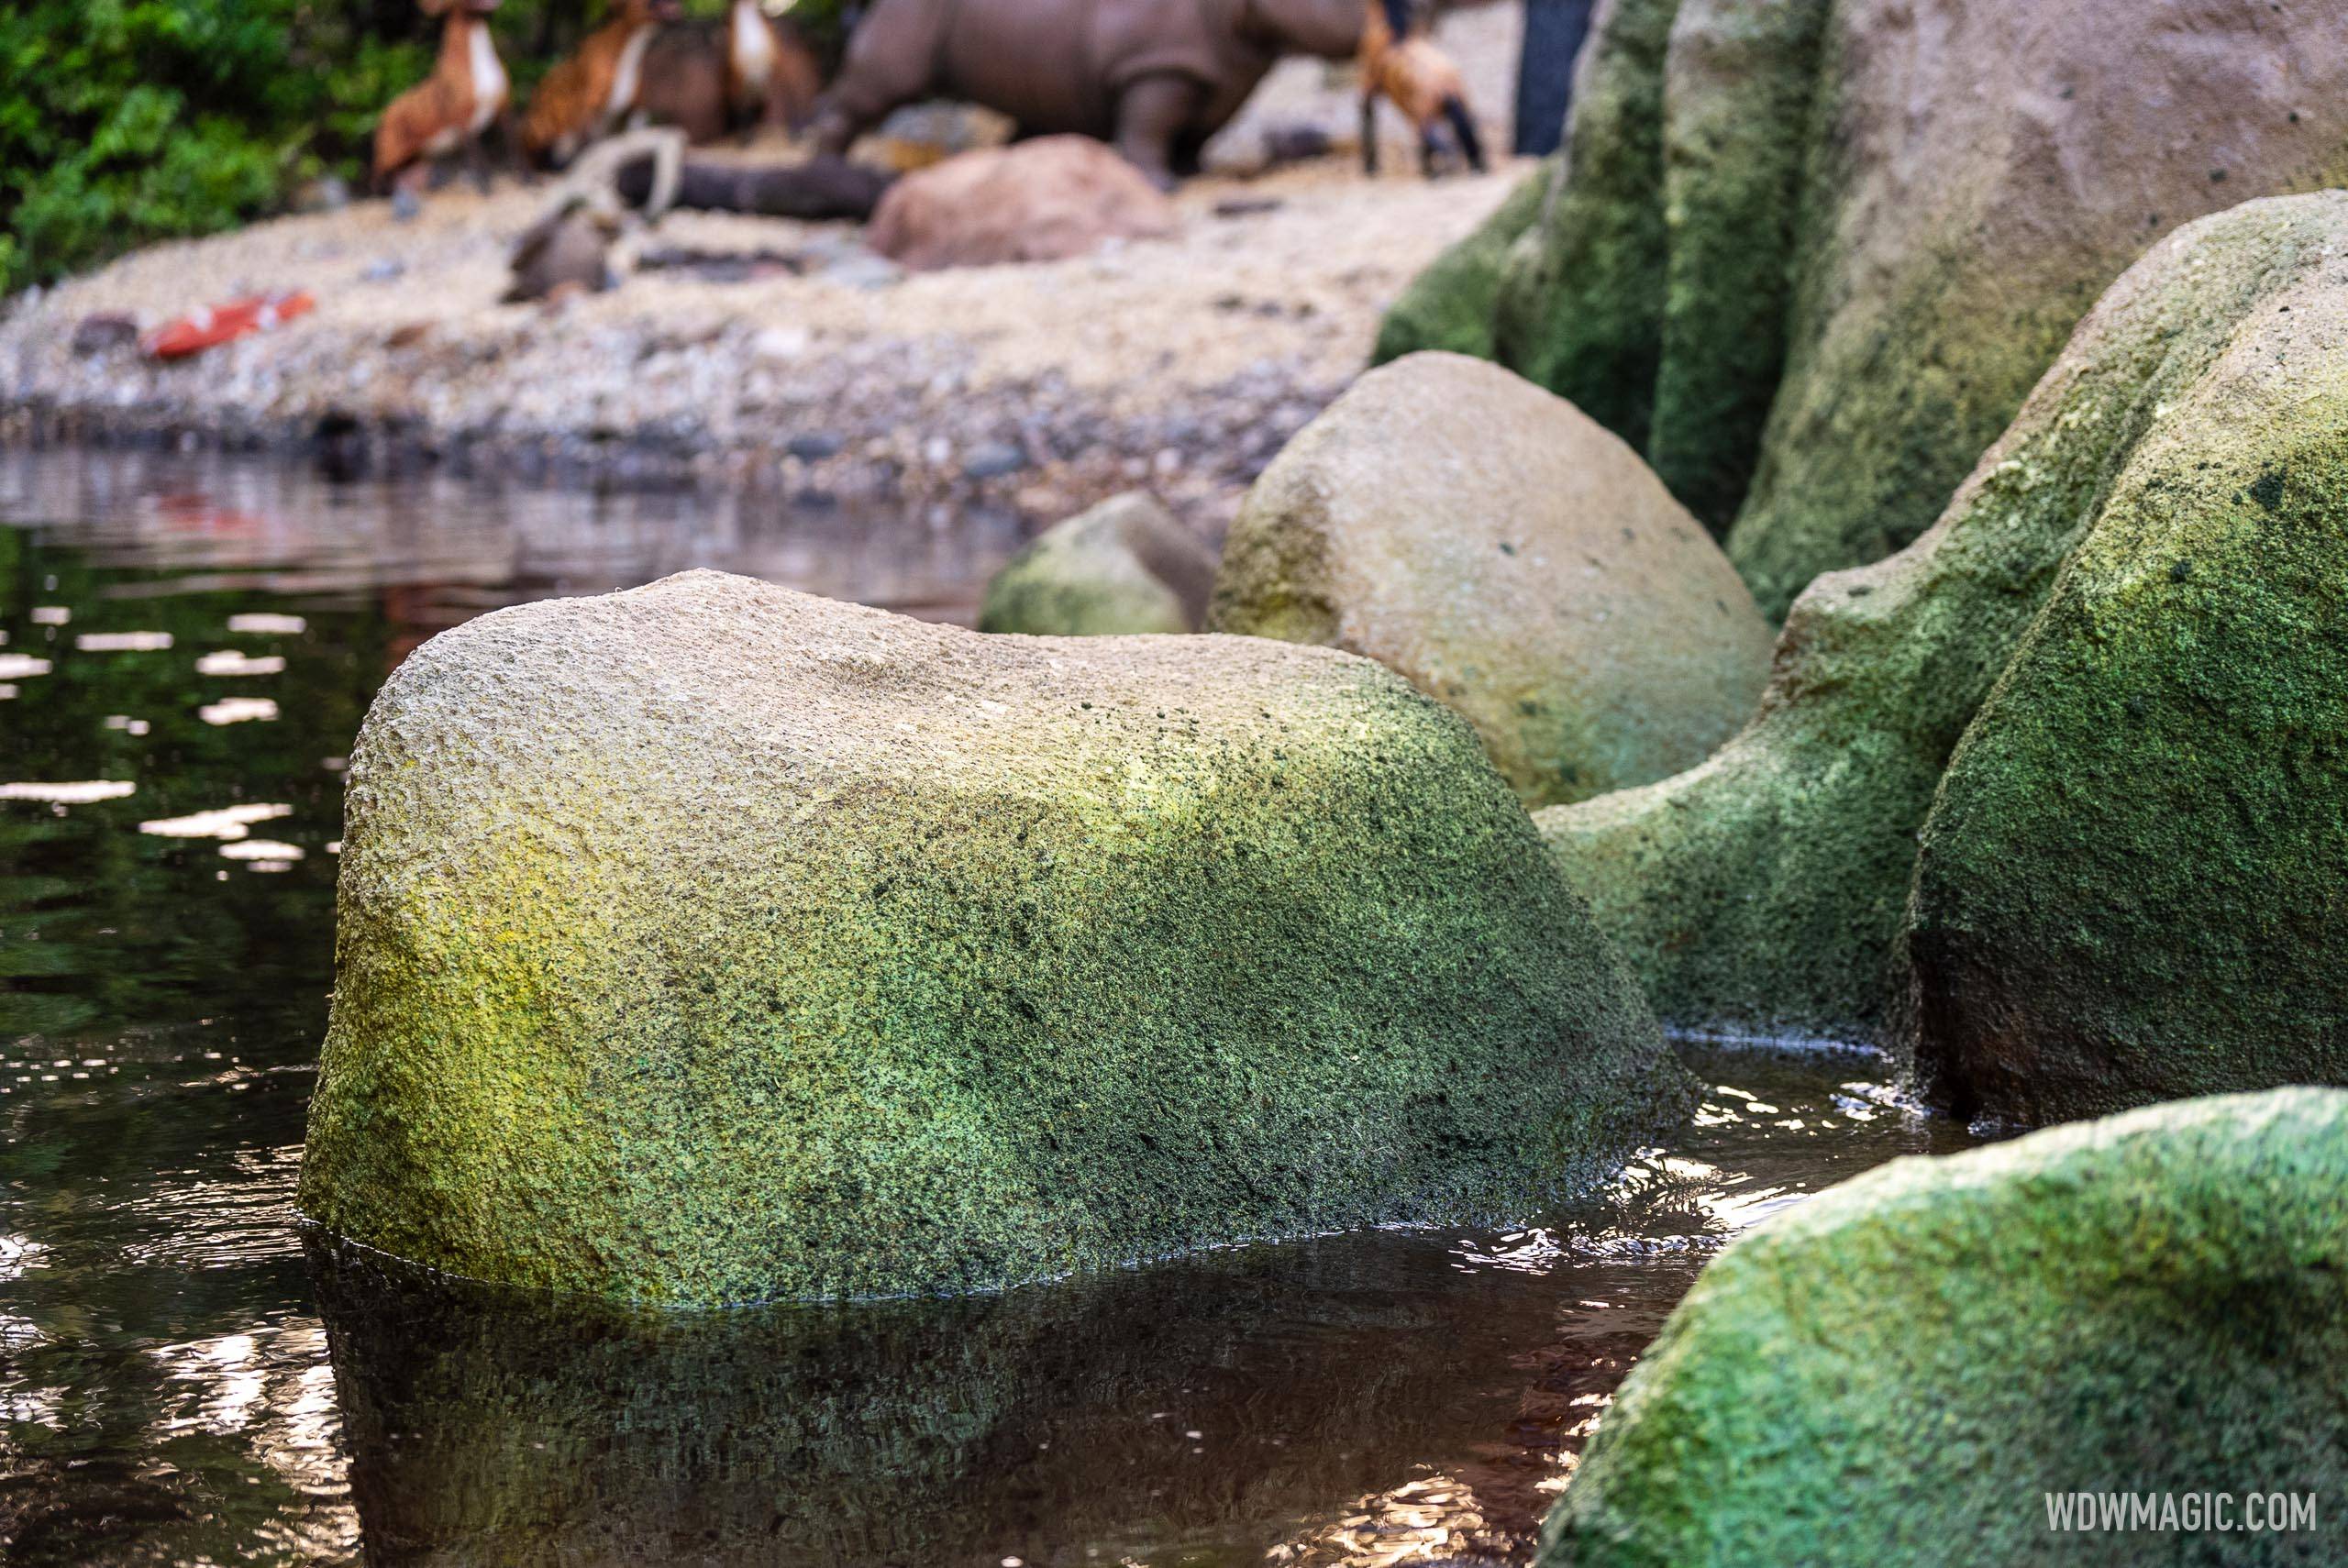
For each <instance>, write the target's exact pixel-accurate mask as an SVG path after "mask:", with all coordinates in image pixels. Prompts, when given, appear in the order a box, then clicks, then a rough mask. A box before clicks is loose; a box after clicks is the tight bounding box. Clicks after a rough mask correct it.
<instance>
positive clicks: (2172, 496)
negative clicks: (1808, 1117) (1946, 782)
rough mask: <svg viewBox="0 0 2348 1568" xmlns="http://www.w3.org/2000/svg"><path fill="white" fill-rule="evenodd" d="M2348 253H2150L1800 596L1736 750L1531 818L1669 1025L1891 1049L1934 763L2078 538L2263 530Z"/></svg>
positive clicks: (2320, 362) (2291, 246) (2194, 238)
mask: <svg viewBox="0 0 2348 1568" xmlns="http://www.w3.org/2000/svg"><path fill="white" fill-rule="evenodd" d="M2343 252H2348V196H2343V195H2342V194H2341V193H2336V192H2331V193H2321V194H2317V195H2309V196H2302V197H2293V198H2287V199H2276V200H2270V201H2264V202H2255V203H2251V204H2246V205H2244V206H2243V207H2241V208H2238V209H2236V210H2235V211H2232V212H2230V213H2226V214H2222V215H2219V216H2217V217H2214V218H2209V219H2205V220H2203V221H2201V222H2199V223H2197V224H2194V225H2190V226H2187V227H2186V228H2184V229H2182V230H2180V231H2179V232H2178V233H2176V234H2175V235H2173V236H2171V237H2169V238H2168V239H2166V240H2165V241H2163V242H2162V243H2161V244H2159V245H2158V246H2156V247H2154V249H2153V250H2152V252H2151V253H2150V254H2148V255H2147V256H2146V257H2145V258H2144V259H2143V260H2142V261H2140V262H2138V263H2137V265H2136V266H2135V267H2133V268H2132V269H2131V270H2130V271H2129V272H2128V274H2127V275H2126V276H2125V277H2123V278H2122V279H2121V281H2120V282H2118V283H2117V284H2115V285H2114V286H2113V287H2112V289H2111V290H2110V292H2109V293H2107V294H2106V295H2105V297H2104V299H2103V300H2102V302H2101V303H2100V304H2098V305H2097V307H2096V308H2095V310H2094V311H2093V312H2091V313H2090V314H2089V315H2088V318H2087V319H2086V320H2085V321H2084V322H2083V323H2082V324H2081V325H2080V327H2079V329H2078V332H2077V334H2076V335H2075V337H2073V340H2072V342H2071V345H2070V347H2069V348H2068V349H2066V351H2065V353H2064V355H2063V357H2062V359H2060V360H2059V361H2058V362H2057V363H2056V365H2055V366H2054V369H2053V370H2051V371H2049V372H2048V374H2047V376H2046V378H2045V380H2044V381H2042V382H2041V383H2040V385H2039V387H2038V389H2037V391H2036V392H2034V393H2033V394H2032V397H2031V400H2030V402H2029V403H2028V404H2027V405H2026V406H2025V407H2024V408H2023V410H2022V412H2021V414H2020V415H2019V416H2018V417H2017V418H2016V420H2015V422H2014V425H2013V426H2012V428H2011V429H2010V430H2008V431H2007V432H2006V434H2005V436H2004V437H2003V438H2002V439H2000V440H1999V443H1998V444H1997V445H1996V446H1995V447H1992V448H1991V449H1990V450H1989V452H1988V454H1987V455H1986V456H1985V457H1983V458H1982V459H1981V462H1980V464H1979V466H1978V467H1977V469H1975V471H1974V473H1973V475H1972V477H1971V478H1970V479H1968V480H1966V483H1965V485H1964V487H1963V488H1962V489H1961V490H1959V491H1958V492H1957V495H1956V498H1955V500H1954V501H1953V502H1951V503H1950V505H1949V508H1948V511H1947V512H1946V513H1944V515H1943V517H1942V518H1941V521H1940V522H1939V523H1938V524H1936V525H1934V526H1933V529H1932V531H1931V532H1930V533H1928V534H1926V535H1925V536H1923V537H1922V539H1920V540H1918V541H1917V542H1916V543H1915V544H1914V545H1912V546H1911V547H1909V548H1908V549H1906V550H1905V551H1903V552H1901V553H1900V554H1899V555H1898V556H1896V557H1893V558H1891V559H1889V560H1886V561H1881V562H1878V563H1877V564H1876V565H1875V566H1873V567H1869V568H1866V569H1860V570H1855V571H1850V572H1839V573H1834V574H1832V575H1830V576H1827V577H1823V578H1821V579H1820V580H1818V581H1817V582H1815V583H1813V584H1812V585H1811V589H1810V591H1808V592H1807V593H1805V594H1804V595H1803V596H1802V598H1801V600H1800V602H1798V603H1797V604H1796V605H1795V606H1794V610H1793V613H1792V614H1791V615H1790V616H1789V618H1788V620H1787V623H1786V627H1785V631H1784V633H1783V635H1782V636H1781V637H1780V638H1779V641H1778V651H1777V658H1776V664H1775V666H1774V668H1773V670H1772V674H1771V679H1770V684H1769V688H1768V690H1767V693H1766V694H1765V695H1764V697H1763V699H1762V701H1761V704H1760V708H1759V711H1758V712H1757V713H1756V715H1755V718H1754V721H1753V722H1752V723H1750V724H1749V725H1748V726H1747V727H1746V728H1745V729H1744V731H1743V732H1741V733H1740V734H1738V735H1737V736H1736V737H1735V738H1734V739H1733V740H1732V741H1730V742H1729V743H1728V745H1725V746H1723V747H1722V749H1721V750H1720V751H1719V752H1717V753H1715V754H1714V755H1713V756H1711V758H1709V759H1708V760H1707V761H1706V762H1705V763H1704V764H1703V765H1702V766H1700V767H1697V768H1694V769H1692V770H1690V771H1689V772H1687V773H1683V774H1679V775H1677V776H1675V777H1673V778H1668V779H1665V780H1662V781H1660V782H1658V783H1656V784H1652V785H1649V786H1646V787H1645V788H1642V789H1637V790H1624V791H1621V792H1618V793H1615V794H1612V795H1607V796H1602V797H1600V798H1599V799H1597V800H1593V801H1585V802H1582V803H1579V804H1576V805H1570V806H1561V807H1554V808H1551V809H1549V810H1547V811H1545V812H1541V813H1540V814H1539V817H1538V821H1539V822H1540V823H1541V828H1542V832H1543V834H1544V835H1545V837H1546V838H1547V840H1548V841H1549V843H1550V844H1551V845H1552V846H1553V847H1554V848H1555V849H1556V852H1557V855H1558V857H1559V860H1560V862H1561V864H1563V865H1564V867H1566V869H1567V874H1568V875H1569V876H1570V877H1571V878H1573V879H1574V881H1575V883H1576V885H1577V886H1578V887H1579V888H1580V889H1581V890H1582V891H1583V892H1584V893H1585V894H1586V895H1587V896H1588V897H1589V899H1590V900H1591V903H1592V907H1593V909H1594V911H1595V912H1596V913H1597V915H1598V919H1599V923H1600V926H1601V927H1603V928H1604V929H1605V930H1606V931H1607V932H1608V933H1609V934H1610V935H1611V936H1613V937H1614V938H1615V940H1616V941H1617V942H1618V943H1619V944H1621V945H1622V946H1623V950H1624V952H1625V953H1626V954H1627V955H1629V957H1630V959H1631V961H1632V963H1633V965H1634V966H1635V967H1636V968H1637V969H1638V970H1639V972H1640V974H1641V977H1642V978H1643V979H1644V980H1645V983H1646V986H1647V988H1648V993H1649V996H1650V998H1651V999H1653V1000H1654V1002H1655V1004H1656V1010H1657V1011H1658V1012H1659V1013H1660V1014H1661V1015H1662V1017H1663V1019H1664V1020H1665V1021H1666V1022H1667V1023H1671V1024H1677V1025H1680V1026H1683V1027H1688V1028H1694V1029H1713V1030H1729V1031H1736V1032H1759V1033H1772V1034H1775V1033H1795V1034H1809V1035H1825V1036H1829V1037H1833V1038H1839V1039H1864V1040H1883V1039H1886V1038H1888V1033H1889V1028H1890V1023H1891V1020H1892V1018H1893V1015H1894V1011H1895V1009H1894V1002H1895V1000H1896V999H1899V998H1900V997H1902V996H1904V994H1905V992H1906V988H1907V970H1906V967H1905V964H1904V960H1903V959H1902V957H1901V954H1900V934H1901V931H1902V927H1903V922H1904V920H1905V917H1906V911H1907V905H1908V897H1909V892H1910V889H1911V884H1912V883H1913V882H1914V879H1915V867H1916V835H1917V833H1918V831H1919V830H1920V829H1921V828H1922V826H1923V823H1924V818H1925V815H1926V813H1927V812H1928V811H1929V810H1930V809H1931V806H1932V801H1933V790H1934V789H1935V788H1936V787H1937V786H1938V784H1939V782H1940V778H1941V774H1942V772H1943V770H1944V768H1945V767H1946V766H1947V763H1948V758H1949V756H1950V753H1951V752H1952V751H1953V750H1954V749H1955V746H1956V744H1957V741H1958V739H1959V738H1960V737H1961V736H1962V735H1963V734H1965V729H1966V725H1967V724H1968V723H1971V722H1972V721H1973V717H1974V714H1975V712H1977V710H1978V709H1979V708H1980V706H1981V704H1982V702H1983V701H1984V700H1985V699H1986V698H1987V697H1988V693H1989V690H1990V688H1991V686H1992V685H1993V683H1995V682H1996V681H1997V679H1998V678H1999V674H2000V673H2001V672H2002V671H2004V670H2005V668H2007V666H2008V664H2009V663H2010V662H2011V661H2012V660H2013V658H2014V655H2015V651H2016V649H2017V647H2018V646H2021V643H2022V640H2023V638H2024V635H2025V634H2026V633H2028V632H2029V631H2030V628H2031V625H2032V622H2033V621H2034V620H2036V619H2037V618H2038V616H2039V613H2040V611H2041V610H2042V608H2043V607H2044V606H2045V605H2046V603H2047V600H2048V596H2049V593H2050V592H2051V591H2052V590H2053V587H2054V580H2055V577H2056V574H2057V573H2058V571H2060V570H2061V569H2062V568H2063V564H2064V562H2065V561H2066V559H2067V558H2069V557H2070V555H2071V554H2072V551H2073V550H2074V548H2075V547H2077V545H2078V544H2079V542H2080V541H2081V540H2082V539H2086V538H2088V537H2090V536H2097V535H2099V534H2101V533H2102V532H2103V531H2104V530H2106V529H2110V530H2112V532H2111V534H2110V537H2111V538H2112V539H2113V540H2114V541H2120V540H2123V539H2128V538H2132V537H2143V536H2144V533H2143V531H2144V530H2145V529H2146V528H2147V527H2152V528H2154V530H2155V532H2157V531H2159V530H2160V529H2162V528H2165V527H2166V525H2165V524H2162V523H2157V522H2156V521H2155V520H2157V519H2159V518H2161V517H2163V516H2165V514H2166V513H2165V509H2166V508H2167V507H2168V506H2169V505H2171V504H2172V503H2174V504H2176V505H2179V506H2182V505H2185V504H2186V503H2187V502H2194V503H2197V504H2199V503H2207V504H2209V505H2210V506H2213V507H2218V508H2220V509H2221V514H2220V515H2219V516H2217V517H2213V519H2212V521H2211V524H2210V526H2211V527H2212V529H2213V530H2215V531H2217V532H2218V533H2221V534H2222V533H2223V532H2224V530H2225V529H2226V528H2227V527H2228V526H2229V525H2228V524H2227V523H2226V522H2225V521H2224V519H2226V518H2231V517H2238V516H2247V515H2249V514H2250V513H2245V512H2244V511H2243V507H2244V506H2245V505H2247V506H2248V507H2249V508H2251V509H2253V510H2254V511H2256V512H2259V513H2262V514H2263V508H2259V506H2258V503H2257V502H2255V501H2254V500H2253V501H2250V502H2246V503H2245V502H2238V501H2237V500H2236V499H2235V493H2236V491H2244V492H2246V491H2248V490H2249V488H2250V487H2251V486H2252V485H2254V484H2255V483H2256V482H2257V481H2258V479H2259V476H2260V475H2261V474H2262V473H2264V472H2265V468H2266V465H2267V464H2268V463H2269V462H2271V460H2272V450H2273V449H2276V448H2275V447H2274V446H2273V444H2274V443H2281V444H2282V445H2283V446H2285V447H2289V446H2292V445H2294V444H2297V443H2303V442H2305V441H2308V440H2312V439H2315V438H2316V437H2314V436H2312V435H2310V434H2309V432H2310V431H2312V430H2315V429H2317V428H2320V420H2321V418H2322V417H2323V415H2324V414H2325V411H2326V410H2328V409H2329V408H2330V407H2331V403H2330V402H2329V401H2328V400H2330V399H2331V397H2332V395H2333V389H2334V388H2335V387H2336V385H2337V377H2338V374H2339V370H2340V352H2339V350H2338V349H2337V348H2335V347H2333V346H2331V344H2330V342H2329V340H2328V339H2326V338H2325V337H2323V336H2322V335H2321V334H2320V333H2318V332H2311V333H2309V334H2308V335H2306V336H2303V337H2293V336H2291V329H2290V328H2289V326H2288V324H2289V323H2292V322H2294V321H2296V320H2298V319H2299V318H2300V317H2301V316H2302V315H2305V314H2306V313H2307V312H2308V311H2309V309H2310V307H2311V304H2312V300H2313V296H2315V295H2316V294H2318V293H2321V292H2322V291H2323V290H2325V289H2326V288H2336V287H2337V285H2336V283H2334V282H2331V280H2332V279H2335V278H2336V277H2337V275H2338V273H2339V270H2340V264H2339V262H2338V261H2337V260H2336V259H2332V258H2336V257H2337V256H2339V255H2340V254H2342V253H2343ZM2285 307H2289V308H2288V309H2286V308H2285ZM2309 319H2311V320H2317V321H2328V320H2330V319H2331V316H2330V315H2329V313H2328V312H2326V313H2322V314H2319V315H2314V316H2311V317H2309ZM2301 398H2306V399H2310V400H2313V401H2310V402H2309V403H2308V404H2307V414H2306V418H2307V419H2308V420H2309V421H2312V422H2316V423H2313V424H2307V425H2302V424H2298V423H2291V424H2289V425H2287V428H2283V429H2278V430H2277V431H2276V432H2275V433H2274V434H2273V435H2272V436H2261V435H2259V434H2257V433H2256V432H2255V431H2254V429H2252V428H2251V427H2250V426H2249V425H2245V424H2243V422H2242V421H2241V419H2240V418H2238V417H2237V413H2235V412H2229V411H2230V410H2232V411H2250V410H2266V409H2272V408H2289V407H2293V406H2295V400H2298V399H2301ZM2314 480H2315V473H2314V471H2313V470H2312V469H2310V470H2309V471H2307V472H2305V473H2302V474H2301V475H2300V477H2299V478H2298V480H2294V481H2293V483H2294V484H2295V485H2297V486H2299V487H2302V488H2296V489H2292V490H2290V491H2289V493H2290V494H2291V495H2292V496H2293V497H2294V498H2296V499H2295V500H2294V502H2293V504H2294V505H2295V506H2298V507H2301V508H2306V507H2309V506H2311V505H2313V504H2314V502H2313V499H2312V491H2309V490H2308V489H2306V488H2304V487H2306V486H2308V485H2310V484H2312V483H2313V482H2314ZM2172 564H2173V558H2172V557H2168V556H2164V557H2163V558H2161V559H2160V561H2159V562H2158V563H2157V570H2159V571H2166V570H2169V569H2170V568H2171V566H2172ZM2277 591H2278V592H2284V593H2286V595H2287V591H2286V590H2282V589H2280V588H2278V590H2277ZM2312 602H2313V601H2308V602H2307V603H2309V604H2311V603H2312ZM2171 629H2172V630H2175V629H2176V628H2174V627H2172V628H2171ZM2197 635H2199V634H2197ZM2210 635H2216V634H2214V633H2211V634H2210ZM2188 657H2189V656H2188ZM2243 679H2248V677H2247V676H2246V675H2245V676H2244V677H2243ZM2051 764H2052V758H2051V757H2050V759H2049V765H2050V766H2051ZM2180 766H2182V765H2180ZM2276 766H2277V767H2280V766H2282V764H2280V763H2278V764H2277V765H2276ZM2063 787H2064V788H2066V789H2067V788H2070V787H2071V786H2070V784H2069V783H2068V782H2066V783H2065V784H2064V786H2063ZM2033 809H2034V808H2033ZM1986 864H1988V863H1987V862H1985V865H1986ZM2009 871H2010V868H2009ZM2005 874H2007V873H2001V875H2005ZM2082 885H2083V886H2084V885H2085V884H2084V883H2083V884H2082ZM2310 885H2312V884H2310ZM2005 886H2007V887H2008V888H2010V887H2012V886H2013V884H2012V883H2011V882H2010V880H2009V881H2007V882H2006V883H2005ZM2197 918H2198V917H2197ZM2145 951H2146V952H2147V954H2150V953H2152V952H2154V951H2155V949H2153V948H2150V947H2147V948H2146V949H2145Z"/></svg>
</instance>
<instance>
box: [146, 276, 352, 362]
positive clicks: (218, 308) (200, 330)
mask: <svg viewBox="0 0 2348 1568" xmlns="http://www.w3.org/2000/svg"><path fill="white" fill-rule="evenodd" d="M317 303H318V302H317V301H316V300H314V299H312V298H311V297H310V295H309V293H308V292H307V291H306V290H301V289H296V290H295V291H294V292H293V293H285V294H252V295H249V296H248V297H246V298H244V299H240V300H230V301H229V302H228V303H227V304H219V305H212V306H209V307H207V308H205V309H202V310H194V311H190V312H189V313H188V314H187V315H183V316H181V317H179V318H178V319H176V320H173V321H167V322H165V323H163V325H162V326H159V327H157V328H155V330H154V331H152V332H150V333H149V334H148V335H147V337H146V339H145V341H144V344H143V345H142V346H143V347H144V348H146V350H147V353H148V356H149V357H150V359H186V358H187V357H188V356H189V355H191V354H201V353H203V352H204V351H205V349H206V348H218V347H219V346H220V345H221V344H223V343H227V342H231V341H233V340H235V339H237V338H239V337H244V336H246V335H247V334H248V333H253V332H267V331H268V330H269V329H270V328H271V327H273V326H277V325H278V324H279V323H281V322H287V321H291V320H293V319H294V317H295V316H297V315H308V314H309V313H310V312H311V311H313V310H315V309H316V308H317Z"/></svg>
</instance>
